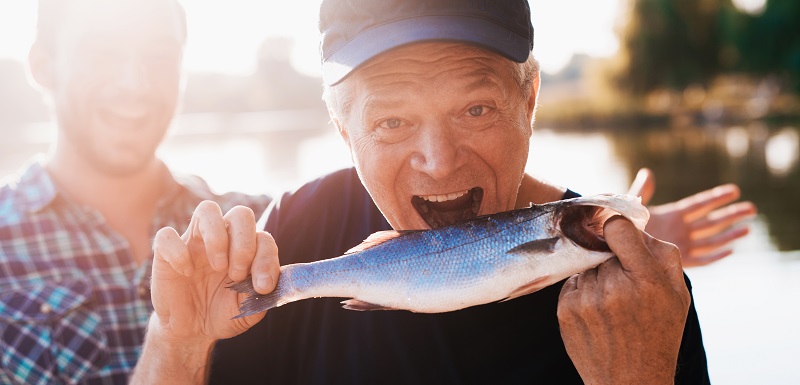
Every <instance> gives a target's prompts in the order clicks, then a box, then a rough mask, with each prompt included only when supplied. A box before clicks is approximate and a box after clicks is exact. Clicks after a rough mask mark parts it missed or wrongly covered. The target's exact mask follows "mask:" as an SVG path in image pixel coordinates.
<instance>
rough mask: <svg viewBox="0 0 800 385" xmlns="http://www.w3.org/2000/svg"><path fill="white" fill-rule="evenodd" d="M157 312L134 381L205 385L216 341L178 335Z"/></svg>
mask: <svg viewBox="0 0 800 385" xmlns="http://www.w3.org/2000/svg"><path fill="white" fill-rule="evenodd" d="M165 326H166V325H165V324H164V323H162V322H161V321H160V320H159V319H158V316H157V315H156V313H153V315H152V316H151V317H150V321H149V323H148V327H147V334H146V335H145V340H144V346H143V347H142V354H141V357H140V358H139V362H138V363H137V364H136V368H135V369H134V372H133V376H132V378H131V381H130V383H131V384H134V385H136V384H174V383H184V384H203V383H205V382H206V377H207V373H208V368H209V361H210V357H211V351H212V349H213V348H214V344H215V342H216V340H214V339H210V338H208V337H205V336H185V335H177V336H176V335H175V333H173V332H172V331H171V330H169V328H168V327H165Z"/></svg>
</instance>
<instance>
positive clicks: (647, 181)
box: [628, 168, 656, 205]
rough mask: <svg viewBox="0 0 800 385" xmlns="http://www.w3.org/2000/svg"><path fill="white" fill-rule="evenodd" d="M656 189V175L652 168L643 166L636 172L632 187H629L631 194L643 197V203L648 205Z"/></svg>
mask: <svg viewBox="0 0 800 385" xmlns="http://www.w3.org/2000/svg"><path fill="white" fill-rule="evenodd" d="M655 191H656V177H655V175H654V174H653V172H652V171H650V169H647V168H641V169H639V172H638V173H636V178H634V180H633V183H631V187H630V188H629V189H628V194H629V195H634V196H638V197H641V198H642V204H643V205H647V204H648V203H650V199H651V198H653V194H654V193H655Z"/></svg>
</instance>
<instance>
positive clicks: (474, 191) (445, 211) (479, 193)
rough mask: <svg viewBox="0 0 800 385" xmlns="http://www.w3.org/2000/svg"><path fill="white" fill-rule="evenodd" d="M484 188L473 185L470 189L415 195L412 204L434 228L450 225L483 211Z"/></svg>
mask: <svg viewBox="0 0 800 385" xmlns="http://www.w3.org/2000/svg"><path fill="white" fill-rule="evenodd" d="M482 202H483V189H482V188H480V187H473V188H471V189H469V190H461V191H456V192H451V193H449V194H434V195H414V196H412V197H411V205H412V206H414V209H416V210H417V213H419V216H420V217H421V218H422V220H424V221H425V223H427V224H428V226H430V228H432V229H436V228H439V227H444V226H449V225H452V224H455V223H458V222H463V221H466V220H470V219H473V218H475V217H477V216H478V213H479V212H480V211H481V203H482Z"/></svg>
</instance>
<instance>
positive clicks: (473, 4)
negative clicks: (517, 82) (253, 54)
mask: <svg viewBox="0 0 800 385" xmlns="http://www.w3.org/2000/svg"><path fill="white" fill-rule="evenodd" d="M319 30H320V33H321V34H322V36H321V41H320V54H321V57H322V77H323V80H324V81H325V84H328V85H334V84H336V83H338V82H340V81H341V80H342V79H344V78H345V77H347V75H349V74H350V73H351V72H352V71H353V70H354V69H356V68H358V67H359V66H360V65H362V64H364V63H366V62H367V61H368V60H370V59H372V58H373V57H375V56H377V55H378V54H381V53H383V52H386V51H388V50H391V49H393V48H397V47H400V46H403V45H406V44H410V43H416V42H422V41H431V40H442V41H454V42H463V43H468V44H474V45H477V46H480V47H482V48H484V49H488V50H490V51H494V52H497V53H498V54H501V55H503V56H505V57H506V58H508V59H510V60H513V61H515V62H518V63H522V62H524V61H526V60H527V59H528V55H529V54H530V51H531V49H532V48H533V25H532V24H531V11H530V7H529V5H528V1H527V0H323V1H322V4H321V6H320V15H319Z"/></svg>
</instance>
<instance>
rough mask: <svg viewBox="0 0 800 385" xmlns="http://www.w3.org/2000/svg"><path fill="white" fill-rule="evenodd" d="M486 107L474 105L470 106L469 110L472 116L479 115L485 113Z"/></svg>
mask: <svg viewBox="0 0 800 385" xmlns="http://www.w3.org/2000/svg"><path fill="white" fill-rule="evenodd" d="M484 109H485V108H484V106H473V107H470V109H469V110H467V112H468V113H469V114H470V115H471V116H475V117H478V116H481V115H483V112H484Z"/></svg>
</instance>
